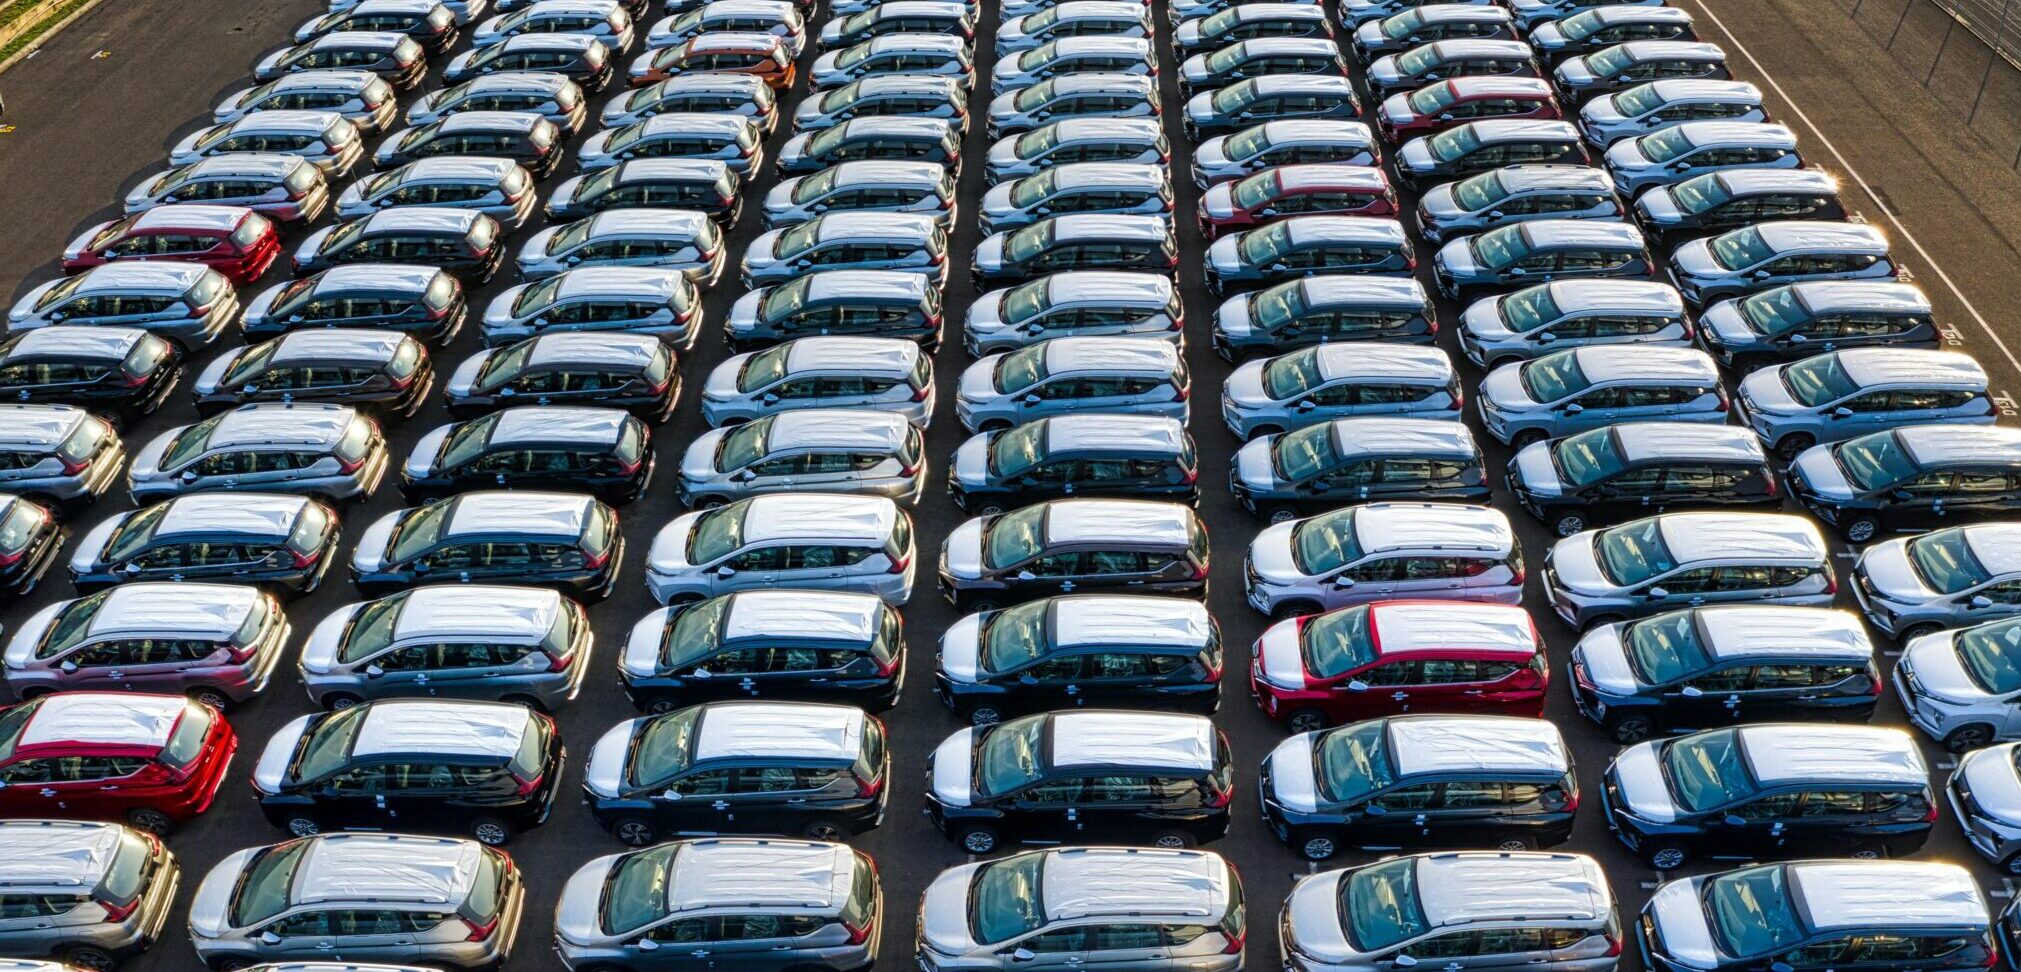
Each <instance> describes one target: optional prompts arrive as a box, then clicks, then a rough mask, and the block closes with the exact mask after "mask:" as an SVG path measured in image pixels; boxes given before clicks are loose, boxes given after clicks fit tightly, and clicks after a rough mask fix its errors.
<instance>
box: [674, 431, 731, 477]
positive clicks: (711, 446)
mask: <svg viewBox="0 0 2021 972" xmlns="http://www.w3.org/2000/svg"><path fill="white" fill-rule="evenodd" d="M728 434H729V430H728V429H710V430H709V431H707V432H704V433H702V434H701V435H698V436H695V441H693V442H690V443H688V451H687V452H685V453H682V455H681V478H682V479H686V480H704V479H713V478H715V475H716V473H717V472H718V470H717V469H716V449H717V448H718V447H719V446H721V445H722V444H723V436H725V435H728Z"/></svg>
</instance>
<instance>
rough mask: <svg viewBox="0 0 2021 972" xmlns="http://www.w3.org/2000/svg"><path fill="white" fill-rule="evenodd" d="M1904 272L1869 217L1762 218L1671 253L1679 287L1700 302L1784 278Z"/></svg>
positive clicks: (1886, 275)
mask: <svg viewBox="0 0 2021 972" xmlns="http://www.w3.org/2000/svg"><path fill="white" fill-rule="evenodd" d="M1898 272H1899V270H1898V268H1897V267H1896V265H1895V261H1894V259H1893V257H1892V256H1891V254H1890V252H1889V249H1888V238H1887V236H1886V235H1885V234H1883V233H1882V232H1881V231H1880V230H1878V229H1875V228H1874V227H1872V226H1869V225H1867V224H1865V223H1834V222H1827V221H1822V220H1807V219H1804V220H1785V221H1782V222H1775V223H1762V224H1759V225H1756V226H1747V227H1742V228H1741V229H1737V230H1733V231H1731V232H1727V233H1721V234H1720V235H1718V236H1715V237H1712V238H1710V239H1704V240H1692V241H1691V242H1689V243H1685V244H1683V245H1681V246H1679V247H1678V248H1677V249H1675V250H1673V251H1671V254H1670V273H1671V276H1673V277H1675V278H1676V280H1677V289H1678V290H1679V291H1681V292H1683V294H1684V297H1685V299H1686V300H1689V301H1691V302H1692V303H1695V304H1697V305H1699V306H1700V307H1704V306H1707V305H1709V304H1712V303H1714V302H1717V301H1721V300H1725V299H1727V298H1729V297H1740V296H1743V295H1746V294H1749V293H1753V292H1755V291H1760V290H1766V289H1768V288H1770V287H1778V286H1781V285H1783V284H1791V283H1801V282H1805V281H1812V280H1888V279H1893V278H1894V277H1895V275H1896V274H1897V273H1898Z"/></svg>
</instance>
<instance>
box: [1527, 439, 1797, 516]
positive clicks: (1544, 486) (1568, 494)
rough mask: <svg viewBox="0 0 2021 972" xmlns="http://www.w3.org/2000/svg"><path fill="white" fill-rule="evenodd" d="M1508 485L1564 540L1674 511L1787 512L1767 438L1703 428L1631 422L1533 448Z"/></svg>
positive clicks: (1534, 444)
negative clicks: (1751, 509)
mask: <svg viewBox="0 0 2021 972" xmlns="http://www.w3.org/2000/svg"><path fill="white" fill-rule="evenodd" d="M1508 484H1509V492H1510V493H1513V494H1514V495H1515V497H1516V502H1517V503H1519V504H1521V505H1522V507H1523V509H1524V511H1526V512H1528V513H1529V514H1530V515H1531V516H1534V517H1536V518H1537V519H1539V520H1542V521H1543V522H1544V524H1545V525H1546V526H1549V527H1550V528H1551V532H1553V533H1556V534H1557V535H1558V536H1561V537H1569V536H1571V535H1572V534H1574V533H1578V532H1579V531H1581V530H1585V529H1589V528H1592V527H1596V526H1608V525H1612V524H1615V523H1621V522H1624V521H1626V520H1632V519H1635V518H1636V517H1641V516H1649V515H1651V514H1654V513H1663V512H1666V511H1669V510H1688V509H1711V508H1715V507H1731V508H1748V507H1758V508H1761V509H1766V510H1770V511H1773V510H1775V509H1777V508H1779V507H1781V505H1782V488H1781V486H1780V485H1778V484H1777V482H1776V478H1775V469H1774V467H1772V466H1770V465H1769V461H1768V453H1767V451H1766V450H1764V449H1763V448H1762V443H1761V437H1760V436H1757V435H1755V434H1754V432H1753V431H1752V430H1749V429H1746V428H1743V427H1740V426H1735V425H1712V424H1709V423H1704V422H1627V423H1623V424H1621V425H1610V426H1606V427H1604V428H1598V429H1593V430H1592V431H1589V432H1580V433H1578V434H1576V435H1568V436H1566V437H1564V438H1562V439H1550V440H1547V441H1544V442H1533V443H1530V444H1529V445H1527V446H1524V447H1523V448H1521V449H1519V450H1517V451H1516V454H1515V456H1514V457H1512V458H1510V460H1509V472H1508Z"/></svg>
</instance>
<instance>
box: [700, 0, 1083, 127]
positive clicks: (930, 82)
mask: <svg viewBox="0 0 2021 972" xmlns="http://www.w3.org/2000/svg"><path fill="white" fill-rule="evenodd" d="M881 6H885V7H889V6H891V4H889V3H885V4H881ZM681 76H682V77H685V75H681ZM695 76H696V77H707V76H708V73H707V72H704V73H702V74H698V75H695ZM1075 76H1076V75H1062V77H1075ZM726 77H743V75H726ZM845 87H855V88H856V90H857V92H858V93H859V94H886V93H894V92H915V93H917V92H924V91H929V90H930V91H932V92H933V93H935V94H941V93H950V92H951V93H955V94H962V95H965V94H967V90H968V89H966V88H963V87H961V85H960V83H959V82H957V81H955V80H954V79H953V78H943V77H937V76H934V75H929V74H873V75H870V76H869V77H863V78H858V79H856V80H854V81H851V82H849V84H848V85H845ZM837 90H839V89H837ZM827 94H829V92H826V91H824V92H821V93H820V94H819V95H814V96H812V97H814V98H816V99H819V98H820V97H823V96H825V95H827ZM872 117H880V116H872ZM882 117H902V116H882Z"/></svg>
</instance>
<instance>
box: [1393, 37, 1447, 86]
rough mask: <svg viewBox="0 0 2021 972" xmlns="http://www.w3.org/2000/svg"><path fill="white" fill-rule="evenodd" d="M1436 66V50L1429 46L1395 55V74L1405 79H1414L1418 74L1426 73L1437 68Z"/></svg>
mask: <svg viewBox="0 0 2021 972" xmlns="http://www.w3.org/2000/svg"><path fill="white" fill-rule="evenodd" d="M1438 65H1439V52H1438V48H1437V47H1435V46H1434V45H1431V44H1425V45H1423V46H1420V47H1413V48H1411V49H1410V50H1408V51H1405V52H1403V53H1402V54H1399V55H1397V59H1396V70H1397V73H1398V74H1400V75H1402V76H1404V77H1406V78H1412V77H1416V76H1418V75H1420V74H1423V73H1425V72H1426V71H1429V70H1431V69H1432V68H1435V67H1437V66H1438Z"/></svg>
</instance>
